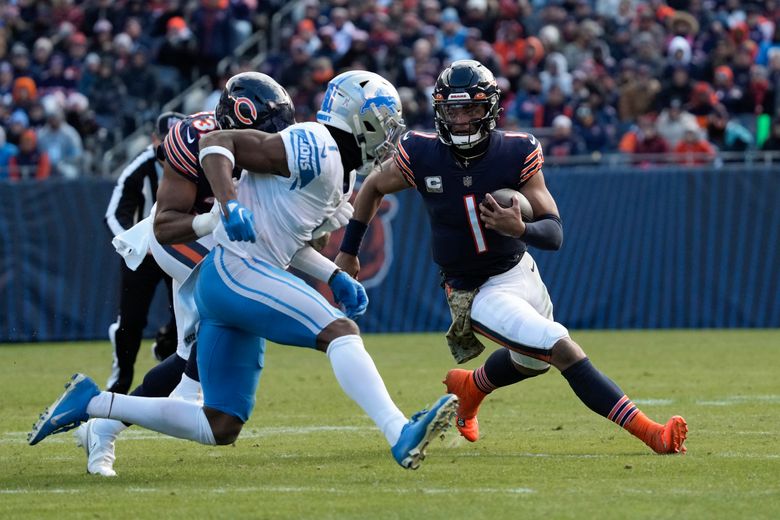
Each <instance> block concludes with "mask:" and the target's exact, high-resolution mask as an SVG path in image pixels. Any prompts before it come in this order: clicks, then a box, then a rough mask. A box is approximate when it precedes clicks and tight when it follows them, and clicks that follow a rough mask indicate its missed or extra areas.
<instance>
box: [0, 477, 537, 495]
mask: <svg viewBox="0 0 780 520" xmlns="http://www.w3.org/2000/svg"><path fill="white" fill-rule="evenodd" d="M96 480H97V479H96ZM91 490H92V489H91V488H83V489H82V488H79V489H0V495H17V494H18V495H24V494H38V493H49V494H63V493H69V494H77V493H83V492H88V491H91ZM126 491H127V492H129V493H166V494H167V493H170V491H171V490H170V488H157V487H129V488H127V489H126ZM188 492H192V493H196V494H202V493H212V494H218V495H227V494H234V493H235V494H237V493H278V494H284V493H325V494H331V495H364V494H365V493H366V492H365V490H363V489H351V488H333V487H316V486H242V487H227V488H226V487H218V488H200V489H190V490H188ZM374 492H378V493H391V494H393V495H397V494H406V495H408V494H414V495H416V494H418V493H423V494H428V495H443V494H458V495H464V494H479V493H491V494H503V495H527V494H531V493H535V492H536V491H535V490H533V489H531V488H490V487H482V488H471V487H469V488H426V487H423V488H418V487H415V488H409V489H406V488H383V487H378V488H374Z"/></svg>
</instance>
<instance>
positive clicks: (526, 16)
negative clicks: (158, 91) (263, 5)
mask: <svg viewBox="0 0 780 520" xmlns="http://www.w3.org/2000/svg"><path fill="white" fill-rule="evenodd" d="M778 5H780V4H778V2H777V1H776V0H769V1H765V2H749V1H748V2H746V1H738V0H667V1H665V2H664V1H660V0H651V1H649V2H645V1H642V2H640V1H635V0H562V1H560V0H559V1H555V0H553V1H540V0H519V1H513V0H460V1H447V0H441V1H438V0H393V1H390V0H388V1H359V2H358V1H349V0H333V1H330V2H321V1H317V0H311V1H307V2H305V3H304V6H303V8H302V9H300V10H299V11H298V12H297V13H296V14H297V16H296V19H295V23H294V24H290V26H289V27H288V31H287V33H286V34H285V35H284V45H283V48H282V50H281V52H280V53H279V54H278V55H276V56H272V57H271V59H269V60H267V61H266V63H265V72H268V73H269V74H272V75H273V76H274V77H276V78H279V79H280V81H281V82H282V84H283V85H284V86H285V87H286V88H287V89H288V90H289V91H290V92H291V94H292V95H293V98H294V100H295V102H296V108H297V111H298V119H299V120H309V119H312V118H313V117H314V115H315V114H316V110H317V107H318V106H319V102H320V99H321V96H322V93H323V91H324V85H325V83H326V82H327V81H328V80H329V79H330V78H331V77H333V75H334V74H337V73H338V72H339V71H341V70H342V69H348V68H366V69H370V70H374V71H377V72H379V73H381V74H383V75H384V76H386V77H387V78H388V79H390V80H391V81H393V82H394V83H395V84H396V85H397V86H398V87H399V93H400V94H401V97H402V100H403V102H404V118H405V119H406V121H407V123H408V125H409V126H410V127H411V128H426V129H430V128H431V127H432V123H433V113H432V107H431V103H430V99H431V92H432V89H433V85H434V82H435V79H436V76H437V75H438V73H439V72H440V71H441V70H442V68H443V67H444V66H446V65H447V64H448V63H450V62H452V61H454V60H456V59H461V58H473V59H476V60H479V61H481V62H482V63H483V64H485V65H487V66H488V67H489V68H490V69H491V70H492V71H493V72H494V73H495V74H496V76H497V78H498V83H499V86H500V87H501V89H502V91H503V97H502V106H503V112H502V117H501V120H500V123H499V124H500V126H501V127H503V128H505V129H530V130H531V131H533V132H535V133H537V135H541V136H543V137H544V139H543V141H544V144H545V153H546V155H547V158H548V160H549V158H550V157H563V156H571V155H585V156H591V157H593V158H598V157H600V156H602V155H603V154H608V153H624V154H637V155H642V156H644V155H646V154H665V156H664V157H669V158H671V159H672V160H674V161H676V162H679V163H681V164H703V163H708V162H709V161H711V160H712V159H713V158H714V157H715V154H716V153H717V152H719V151H720V152H742V151H745V150H756V149H764V150H778V148H777V143H778V139H780V119H778V117H777V116H778V108H780V88H778V86H780V23H778V22H780V7H778ZM675 153H676V154H677V155H674V154H675ZM654 160H658V157H656V158H655V159H654Z"/></svg>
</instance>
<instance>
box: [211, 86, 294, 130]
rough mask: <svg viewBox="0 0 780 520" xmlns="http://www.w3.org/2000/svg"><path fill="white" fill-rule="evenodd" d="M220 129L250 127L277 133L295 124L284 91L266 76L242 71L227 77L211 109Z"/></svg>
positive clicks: (291, 106) (292, 109)
mask: <svg viewBox="0 0 780 520" xmlns="http://www.w3.org/2000/svg"><path fill="white" fill-rule="evenodd" d="M214 117H215V118H216V119H217V124H218V125H219V127H220V128H221V129H222V130H229V129H244V128H252V129H254V130H261V131H263V132H269V133H270V132H278V131H280V130H284V129H285V128H287V127H288V126H290V125H292V124H294V123H295V108H294V107H293V102H292V99H290V95H289V94H288V93H287V91H286V90H285V89H284V88H283V87H282V86H281V85H279V83H277V82H276V81H274V80H273V78H271V77H270V76H267V75H266V74H262V73H260V72H242V73H240V74H236V75H235V76H233V77H232V78H230V79H229V80H228V82H227V84H226V85H225V89H224V90H223V91H222V95H221V96H220V98H219V101H218V102H217V107H216V109H215V110H214Z"/></svg>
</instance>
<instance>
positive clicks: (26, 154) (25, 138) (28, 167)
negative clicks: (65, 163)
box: [8, 128, 51, 181]
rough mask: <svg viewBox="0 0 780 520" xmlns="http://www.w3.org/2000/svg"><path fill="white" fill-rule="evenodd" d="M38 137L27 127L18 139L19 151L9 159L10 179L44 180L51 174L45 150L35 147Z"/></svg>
mask: <svg viewBox="0 0 780 520" xmlns="http://www.w3.org/2000/svg"><path fill="white" fill-rule="evenodd" d="M37 146H38V137H37V136H36V135H35V130H32V129H29V128H28V129H27V130H25V131H24V132H23V133H22V136H21V138H20V140H19V153H18V154H16V156H14V157H11V160H10V161H9V171H8V174H9V178H10V179H11V180H15V181H18V180H22V179H35V180H39V181H41V180H45V179H48V178H49V175H50V174H51V163H50V162H49V156H48V155H47V154H46V152H41V151H39V150H38V148H37Z"/></svg>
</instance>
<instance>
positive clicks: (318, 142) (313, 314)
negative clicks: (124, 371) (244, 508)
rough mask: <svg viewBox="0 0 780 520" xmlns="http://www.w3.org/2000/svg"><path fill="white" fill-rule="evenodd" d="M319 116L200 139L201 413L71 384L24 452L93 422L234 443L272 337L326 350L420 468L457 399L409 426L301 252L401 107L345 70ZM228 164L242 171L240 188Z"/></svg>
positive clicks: (401, 455) (367, 79) (368, 161)
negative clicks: (206, 237) (209, 213)
mask: <svg viewBox="0 0 780 520" xmlns="http://www.w3.org/2000/svg"><path fill="white" fill-rule="evenodd" d="M317 119H318V122H316V123H299V124H295V125H293V126H291V127H289V128H287V129H285V130H282V131H281V132H279V133H278V134H269V133H263V132H259V131H249V130H247V131H218V132H213V133H209V134H207V135H204V136H203V137H202V138H201V141H200V153H199V159H200V163H201V165H202V167H203V170H204V172H205V174H206V177H207V178H208V180H209V183H210V185H211V188H212V189H213V192H214V195H215V197H216V199H217V200H218V201H219V208H220V212H221V218H220V223H219V224H218V225H217V228H216V229H215V231H214V236H215V238H216V240H217V242H218V244H219V245H218V246H217V247H215V248H214V249H213V250H212V251H211V252H210V253H209V254H208V255H207V256H206V258H205V259H204V260H203V261H202V262H201V263H200V264H199V265H198V267H197V272H196V276H194V277H190V278H189V279H188V281H187V282H186V283H185V284H184V286H183V288H182V291H185V290H192V291H193V293H194V298H195V301H196V302H197V307H198V312H199V314H200V318H201V321H200V326H199V329H198V354H197V356H198V366H199V371H200V376H201V384H202V387H203V397H204V405H203V406H202V407H201V406H200V405H199V404H196V403H193V402H188V401H181V400H177V399H170V398H167V399H165V398H163V399H149V398H143V397H136V396H124V395H119V394H113V393H109V392H100V391H99V389H98V388H97V386H96V385H95V384H94V382H93V381H92V380H91V379H89V378H87V377H86V376H83V375H81V374H77V375H76V376H74V378H73V380H72V381H71V383H69V385H68V387H67V389H66V392H65V394H63V396H62V397H61V398H60V399H59V400H57V401H56V402H55V404H54V405H53V406H51V407H50V408H49V409H48V410H47V412H45V413H44V414H43V415H42V416H41V419H40V420H39V421H38V422H37V424H36V425H35V427H34V428H33V431H32V432H31V434H30V437H29V441H30V444H36V443H38V442H40V441H41V440H42V439H43V438H45V437H46V436H48V435H50V434H52V433H57V432H59V431H62V430H63V429H66V428H69V427H72V426H73V425H74V424H75V423H78V422H79V421H83V420H86V419H87V418H88V417H89V416H91V417H110V418H115V419H119V420H123V421H128V422H132V423H135V424H139V425H141V426H144V427H146V428H149V429H152V430H155V431H159V432H162V433H166V434H168V435H172V436H176V437H181V438H186V439H191V440H194V441H197V442H200V443H203V444H212V445H213V444H220V445H222V444H230V443H232V442H234V441H235V440H236V438H237V437H238V435H239V433H240V431H241V429H242V427H243V424H244V423H245V422H246V421H247V419H248V418H249V415H250V414H251V412H252V409H253V407H254V402H255V393H256V390H257V385H258V381H259V377H260V373H261V371H262V367H263V355H264V350H265V339H270V340H272V341H275V342H278V343H282V344H288V345H294V346H299V347H304V348H309V349H316V350H319V351H321V352H324V353H326V354H327V356H328V359H329V361H330V363H331V366H332V367H333V371H334V374H335V376H336V379H337V380H338V382H339V384H340V385H341V387H342V389H343V390H344V392H345V393H346V394H347V395H348V396H349V397H350V398H352V399H353V400H354V401H355V402H356V403H357V404H358V405H359V406H360V407H361V408H363V410H364V411H365V412H366V413H367V414H368V415H369V417H371V419H372V420H373V421H374V422H375V423H376V425H377V426H378V427H379V429H380V430H381V431H382V433H383V434H384V435H385V438H386V439H387V441H388V444H389V445H390V451H391V454H392V456H393V458H394V459H395V461H396V462H397V463H398V464H399V465H401V466H402V467H404V468H410V469H416V468H417V467H418V466H419V464H420V462H421V461H422V459H423V458H424V456H425V449H426V447H427V445H428V443H429V442H430V441H431V439H433V438H434V437H435V436H437V435H439V434H440V433H441V432H442V431H444V430H445V429H446V428H447V426H448V425H449V420H450V419H451V418H452V417H453V416H454V414H455V409H456V407H457V397H456V396H454V395H449V394H448V395H445V396H443V397H441V398H440V399H438V400H437V402H436V403H435V404H434V406H432V407H431V409H430V410H424V411H422V412H420V413H418V414H415V415H414V416H412V419H411V420H407V418H406V417H405V416H404V415H403V413H402V412H401V411H400V410H399V409H398V408H397V407H396V405H395V403H393V401H392V399H391V398H390V395H389V394H388V392H387V390H386V388H385V386H384V382H383V381H382V378H381V376H380V375H379V372H378V371H377V369H376V366H375V365H374V363H373V360H372V359H371V357H370V356H369V354H368V353H367V352H366V350H365V348H364V346H363V341H362V339H361V337H360V335H359V330H358V327H357V325H356V324H355V322H354V321H352V319H351V318H354V317H356V316H358V315H360V314H362V313H363V312H365V309H366V306H367V305H368V298H367V297H366V293H365V290H364V289H363V287H362V286H361V285H360V284H359V283H358V282H357V281H356V280H354V279H353V278H352V277H350V276H348V275H347V274H346V273H343V272H342V271H340V270H339V269H338V268H337V267H336V266H335V264H334V263H333V262H331V261H330V260H328V259H326V258H325V257H324V256H322V255H321V254H319V253H318V252H316V251H315V250H314V249H313V248H312V247H311V246H309V245H308V242H309V241H310V240H311V239H312V237H313V233H314V231H315V230H316V229H317V228H318V227H319V226H320V225H321V224H322V223H323V222H324V221H326V220H327V219H329V218H330V217H332V216H333V215H335V214H337V213H338V212H339V210H340V208H341V207H342V205H344V204H345V203H346V201H347V200H348V198H349V196H350V194H351V192H352V187H353V184H354V175H353V173H352V172H353V171H354V170H361V171H367V170H368V169H370V167H371V166H372V165H373V164H374V163H377V162H379V161H381V160H382V159H384V158H385V157H386V156H388V154H389V153H390V152H392V150H393V148H394V145H395V142H396V141H397V139H398V137H399V135H400V133H401V131H402V129H403V127H404V126H403V121H402V119H401V102H400V99H399V97H398V93H397V92H396V90H395V87H393V86H392V85H391V84H390V83H388V82H387V81H386V80H384V79H383V78H382V77H381V76H378V75H376V74H374V73H370V72H363V71H354V72H347V73H344V74H341V75H339V76H337V77H335V78H334V79H333V80H331V82H330V83H329V84H328V90H327V92H326V93H325V96H324V99H323V102H322V108H321V110H320V111H319V112H318V115H317ZM236 167H239V168H241V169H244V170H245V173H244V174H243V176H242V177H241V181H240V182H239V184H238V186H236V185H235V183H234V182H233V172H234V171H235V169H236ZM256 172H268V173H256ZM255 214H257V216H258V218H257V220H255V218H254V215H255ZM158 235H159V232H158ZM289 265H293V266H295V267H296V268H297V269H299V270H301V271H303V272H305V273H307V274H309V275H312V276H314V277H315V278H317V279H319V280H323V281H326V282H327V283H328V284H329V286H330V288H331V289H332V291H333V294H334V297H335V299H336V301H337V302H338V303H339V304H340V305H341V308H342V309H343V311H341V310H338V309H336V308H334V307H331V306H330V305H329V304H328V302H327V300H325V298H324V297H322V296H321V295H320V294H319V293H317V292H316V291H315V290H314V289H313V288H311V287H310V286H308V285H307V284H306V283H304V282H303V281H302V280H301V279H299V278H297V277H295V276H293V275H292V274H290V273H288V272H287V271H285V269H286V268H287V267H288V266H289Z"/></svg>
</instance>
